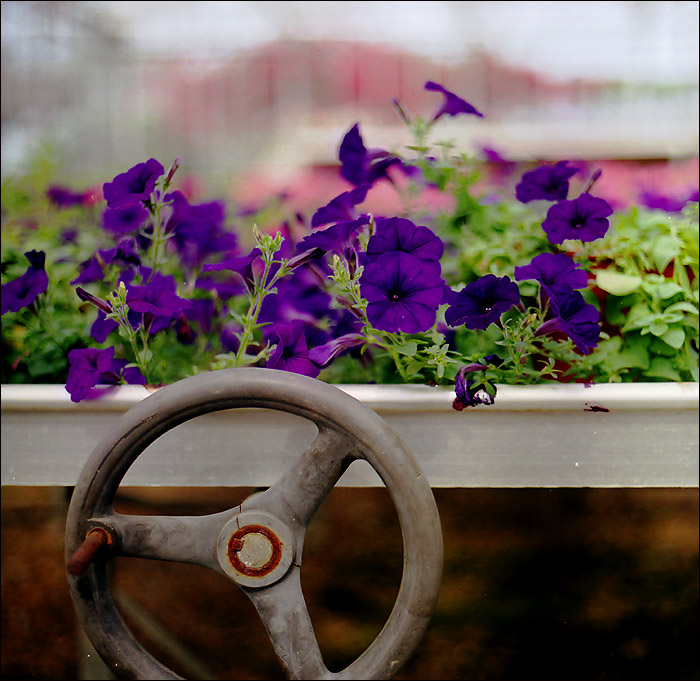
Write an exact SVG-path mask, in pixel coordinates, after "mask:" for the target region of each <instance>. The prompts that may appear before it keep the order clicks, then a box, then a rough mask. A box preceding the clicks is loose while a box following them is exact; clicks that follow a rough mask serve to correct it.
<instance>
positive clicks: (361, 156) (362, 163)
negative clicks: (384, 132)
mask: <svg viewBox="0 0 700 681" xmlns="http://www.w3.org/2000/svg"><path fill="white" fill-rule="evenodd" d="M339 159H340V163H341V168H340V174H341V175H342V176H343V177H344V178H345V179H346V180H347V181H348V182H351V183H352V184H354V185H355V186H356V187H360V186H362V185H364V184H368V185H371V184H372V183H373V182H375V180H379V179H380V178H382V177H386V178H389V176H388V175H387V170H388V169H389V168H390V167H391V166H393V165H396V164H401V159H400V158H399V157H398V156H393V155H392V154H390V153H389V152H388V151H384V150H383V149H371V150H368V149H367V148H366V147H365V145H364V142H363V141H362V136H361V135H360V129H359V126H358V124H357V123H355V125H353V126H352V128H350V130H349V131H348V132H347V133H346V134H345V137H344V138H343V141H342V142H341V144H340V152H339Z"/></svg>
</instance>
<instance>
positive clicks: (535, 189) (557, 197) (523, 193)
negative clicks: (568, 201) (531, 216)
mask: <svg viewBox="0 0 700 681" xmlns="http://www.w3.org/2000/svg"><path fill="white" fill-rule="evenodd" d="M567 163H568V161H559V162H558V163H556V164H555V165H553V166H541V167H540V168H535V170H530V171H529V172H527V173H525V174H524V175H523V177H522V179H521V180H520V183H519V184H518V185H517V186H516V187H515V198H516V199H518V201H520V202H521V203H528V202H529V201H538V200H543V201H561V200H562V199H565V198H566V197H567V195H568V193H569V178H570V177H572V176H573V175H575V174H576V173H577V172H578V171H579V170H580V168H575V167H573V166H568V165H567Z"/></svg>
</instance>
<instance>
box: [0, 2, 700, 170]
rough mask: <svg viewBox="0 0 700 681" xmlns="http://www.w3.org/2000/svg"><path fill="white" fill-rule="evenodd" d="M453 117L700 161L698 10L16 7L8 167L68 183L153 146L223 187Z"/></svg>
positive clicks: (455, 131)
mask: <svg viewBox="0 0 700 681" xmlns="http://www.w3.org/2000/svg"><path fill="white" fill-rule="evenodd" d="M426 80H436V81H438V82H440V83H441V84H443V85H445V86H446V87H448V88H449V89H452V90H454V91H456V92H457V93H458V94H460V95H461V96H463V97H464V98H466V99H467V100H468V101H470V102H471V103H472V104H473V105H474V106H476V108H477V109H479V110H480V111H482V112H483V113H484V114H485V117H484V118H483V119H478V120H477V119H471V120H469V121H465V120H464V119H461V118H460V119H456V120H455V121H452V120H450V121H441V127H440V133H441V135H442V136H443V138H452V139H455V140H456V141H457V142H458V144H459V145H460V146H461V148H462V149H466V150H468V149H470V148H474V147H478V146H479V145H489V146H492V147H495V148H496V149H497V150H499V151H500V152H501V153H502V154H503V155H504V156H507V157H510V158H512V159H522V160H533V159H550V158H551V159H559V158H579V159H583V158H590V159H676V160H677V159H688V158H694V157H697V155H698V81H699V79H698V3H697V2H694V1H692V2H596V3H587V2H430V3H423V2H197V3H190V2H169V3H167V4H165V3H160V2H144V1H141V2H92V1H83V2H53V1H50V2H34V1H24V2H14V1H6V2H2V173H3V176H6V175H7V174H10V173H16V172H19V171H21V170H22V169H23V168H24V167H25V166H26V165H27V163H29V162H30V160H31V159H32V157H33V156H35V155H36V153H37V150H40V149H44V150H46V149H51V150H52V153H53V155H54V158H55V160H56V162H57V164H58V167H59V168H60V170H61V177H62V179H63V180H64V181H67V182H68V181H71V180H72V181H75V182H88V181H93V182H95V181H102V180H103V179H104V178H105V177H107V176H111V175H110V174H113V173H116V172H121V171H123V170H124V169H125V168H127V167H130V165H133V164H135V163H138V162H141V161H143V160H145V159H147V158H149V157H151V156H155V157H157V158H158V159H159V160H161V161H162V162H163V163H164V164H166V165H167V164H168V163H169V162H170V160H172V158H174V157H176V156H181V157H182V159H183V164H184V167H185V168H186V170H187V171H188V172H191V173H193V174H199V175H202V176H205V177H208V178H209V179H213V180H214V181H216V179H217V178H218V179H221V178H224V177H229V176H231V175H235V174H236V173H241V172H244V171H251V170H261V171H263V172H267V173H271V174H277V175H284V174H292V173H294V172H296V171H297V170H299V168H302V167H305V166H309V165H321V166H323V165H328V164H333V163H334V162H336V160H337V149H338V146H339V143H340V140H341V139H342V136H343V134H344V133H345V132H346V131H347V130H348V129H349V128H350V127H351V126H352V125H353V124H354V123H355V122H357V121H360V122H361V129H362V132H363V135H364V137H365V140H366V142H367V144H368V146H377V147H381V146H383V147H384V148H391V147H394V148H396V146H397V145H398V144H401V143H404V142H407V141H408V139H407V137H406V135H405V131H404V130H403V127H402V124H401V122H400V120H399V118H398V116H397V114H396V111H395V109H394V108H393V106H392V103H391V100H392V98H394V97H396V98H397V99H399V100H400V101H401V103H402V104H403V106H404V107H405V108H406V110H407V111H409V112H410V113H411V114H412V115H419V114H420V115H424V116H427V115H429V114H431V113H432V112H433V111H434V109H435V107H436V104H437V100H436V95H435V94H434V93H428V92H425V91H424V90H423V84H424V83H425V81H426Z"/></svg>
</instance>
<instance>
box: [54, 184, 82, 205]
mask: <svg viewBox="0 0 700 681" xmlns="http://www.w3.org/2000/svg"><path fill="white" fill-rule="evenodd" d="M46 196H48V197H49V200H50V201H51V203H53V204H54V206H58V207H59V208H69V207H70V206H82V205H83V204H84V203H85V193H84V192H75V191H73V190H72V189H69V188H68V187H59V186H55V185H54V186H52V187H49V188H48V189H47V191H46Z"/></svg>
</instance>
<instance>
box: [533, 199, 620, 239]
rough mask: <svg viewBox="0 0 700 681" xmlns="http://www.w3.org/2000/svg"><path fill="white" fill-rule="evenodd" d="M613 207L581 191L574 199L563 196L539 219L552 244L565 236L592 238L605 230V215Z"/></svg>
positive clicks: (598, 236)
mask: <svg viewBox="0 0 700 681" xmlns="http://www.w3.org/2000/svg"><path fill="white" fill-rule="evenodd" d="M612 213H613V209H612V208H611V207H610V205H609V204H608V202H607V201H605V200H604V199H600V198H598V197H595V196H591V195H590V194H581V196H579V197H578V198H577V199H573V200H568V199H564V200H563V201H559V203H555V204H554V205H553V206H552V207H551V208H550V209H549V210H548V211H547V217H546V218H545V220H544V222H543V223H542V229H543V230H544V231H545V232H546V233H547V238H548V239H549V241H550V242H551V243H553V244H560V243H563V242H564V241H565V240H566V239H578V240H580V241H595V240H596V239H600V238H601V237H602V236H605V233H606V232H607V231H608V227H609V224H610V223H609V222H608V216H610V215H612Z"/></svg>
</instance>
